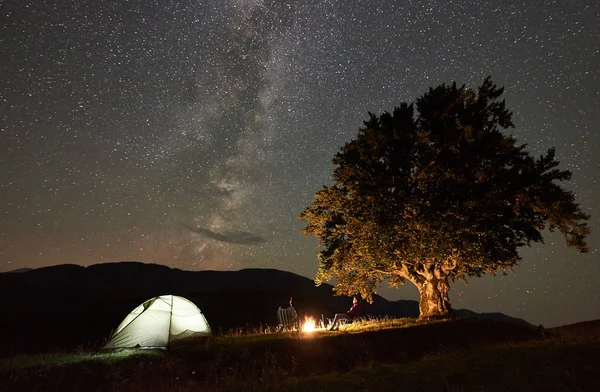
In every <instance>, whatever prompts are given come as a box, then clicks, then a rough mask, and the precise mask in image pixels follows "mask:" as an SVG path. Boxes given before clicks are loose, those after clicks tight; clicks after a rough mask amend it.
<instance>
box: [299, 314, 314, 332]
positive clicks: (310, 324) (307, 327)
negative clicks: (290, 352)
mask: <svg viewBox="0 0 600 392" xmlns="http://www.w3.org/2000/svg"><path fill="white" fill-rule="evenodd" d="M315 324H316V321H315V319H314V318H312V317H306V318H305V319H304V324H303V325H302V332H312V331H314V330H315V327H316V326H315Z"/></svg>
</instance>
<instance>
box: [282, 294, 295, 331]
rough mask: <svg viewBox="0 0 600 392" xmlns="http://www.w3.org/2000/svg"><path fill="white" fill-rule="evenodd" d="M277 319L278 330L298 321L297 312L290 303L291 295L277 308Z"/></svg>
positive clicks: (293, 324) (291, 325)
mask: <svg viewBox="0 0 600 392" xmlns="http://www.w3.org/2000/svg"><path fill="white" fill-rule="evenodd" d="M277 319H278V320H279V328H278V331H281V330H283V329H285V328H289V327H293V326H295V325H296V324H297V323H298V312H296V308H294V305H292V297H290V298H289V299H288V301H287V302H286V303H285V304H283V306H280V307H279V309H277Z"/></svg>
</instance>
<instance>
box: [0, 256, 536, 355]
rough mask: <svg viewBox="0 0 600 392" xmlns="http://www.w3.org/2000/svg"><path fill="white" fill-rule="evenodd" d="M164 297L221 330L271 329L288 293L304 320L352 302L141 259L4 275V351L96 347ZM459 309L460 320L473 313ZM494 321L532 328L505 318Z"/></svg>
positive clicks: (370, 311)
mask: <svg viewBox="0 0 600 392" xmlns="http://www.w3.org/2000/svg"><path fill="white" fill-rule="evenodd" d="M162 294H174V295H180V296H183V297H185V298H188V299H190V300H191V301H193V302H194V303H196V305H198V307H199V308H200V309H201V310H202V312H203V313H204V314H205V315H206V317H207V319H208V321H209V323H210V325H211V327H212V328H213V330H214V331H215V332H217V333H218V332H219V331H220V330H226V329H231V328H238V327H248V326H254V327H258V326H261V325H262V326H264V325H274V324H275V323H276V312H275V311H276V309H277V307H278V306H279V305H280V304H282V303H283V302H284V301H285V300H286V298H289V296H293V298H294V305H295V307H296V309H298V311H299V313H300V315H301V316H303V315H312V316H315V317H317V318H320V317H321V316H323V317H331V316H332V315H333V314H334V313H336V312H340V311H344V310H347V309H348V308H349V306H350V300H349V298H347V297H336V296H334V295H333V292H332V286H331V285H328V284H323V285H321V286H319V287H315V284H314V282H313V281H312V280H311V279H308V278H306V277H303V276H299V275H296V274H293V273H291V272H286V271H280V270H273V269H245V270H240V271H182V270H179V269H172V268H169V267H166V266H163V265H156V264H143V263H139V262H120V263H105V264H96V265H92V266H89V267H81V266H78V265H70V264H68V265H59V266H53V267H45V268H39V269H35V270H31V271H28V272H23V273H18V274H15V273H2V274H0V300H2V303H3V304H4V306H3V307H4V311H5V312H8V313H6V314H11V320H12V321H11V322H10V323H1V324H0V347H2V348H0V350H10V351H14V350H15V349H17V350H26V349H27V348H28V347H34V348H42V347H49V348H61V347H62V348H64V347H67V346H73V345H78V344H87V343H86V342H92V343H99V342H100V341H101V340H102V339H105V338H106V337H108V335H109V334H110V332H111V331H112V329H113V328H115V327H116V326H117V325H118V324H119V323H120V322H121V320H122V319H123V318H124V317H125V316H126V315H127V314H128V313H129V312H130V311H131V310H132V309H133V308H135V307H136V306H137V305H139V304H140V303H142V302H143V301H145V300H147V299H149V298H152V297H155V296H157V295H162ZM461 312H462V315H461V317H462V316H465V315H466V316H473V315H476V314H475V313H473V312H470V311H461ZM361 313H362V315H364V316H367V315H373V316H383V315H387V316H391V317H417V316H418V314H419V307H418V303H417V302H416V301H410V300H406V301H388V300H386V299H385V298H383V297H381V296H378V295H375V296H374V301H373V303H372V304H366V303H365V304H363V307H362V309H361ZM482 317H485V316H482ZM493 318H494V319H503V318H504V319H505V321H512V322H514V321H515V320H517V321H518V322H519V323H522V324H524V325H525V324H527V323H526V322H525V321H523V320H520V319H513V318H509V317H508V316H504V315H500V314H497V315H494V317H493ZM41 326H43V327H41ZM11 348H12V349H11Z"/></svg>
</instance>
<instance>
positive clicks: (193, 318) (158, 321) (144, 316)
mask: <svg viewBox="0 0 600 392" xmlns="http://www.w3.org/2000/svg"><path fill="white" fill-rule="evenodd" d="M192 336H194V337H195V336H212V331H211V330H210V326H209V325H208V322H207V321H206V318H205V317H204V315H203V314H202V312H201V311H200V309H198V307H197V306H196V305H194V304H193V303H192V302H190V301H189V300H187V299H185V298H182V297H178V296H175V295H161V296H160V297H155V298H152V299H149V300H148V301H146V302H144V303H143V304H141V305H140V306H138V307H137V308H135V309H133V311H132V312H131V313H129V314H128V315H127V317H125V319H124V320H123V321H122V322H121V324H119V326H118V327H117V329H116V330H115V332H114V333H113V334H112V335H111V337H110V339H109V340H108V343H106V344H105V345H104V347H103V348H102V349H103V350H109V349H118V348H133V347H140V348H166V347H167V346H168V345H169V344H170V343H172V342H174V341H176V340H181V339H184V338H188V337H192Z"/></svg>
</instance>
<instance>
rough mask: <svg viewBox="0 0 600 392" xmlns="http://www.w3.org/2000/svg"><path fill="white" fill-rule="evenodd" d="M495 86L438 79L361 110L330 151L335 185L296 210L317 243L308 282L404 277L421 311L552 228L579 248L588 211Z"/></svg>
mask: <svg viewBox="0 0 600 392" xmlns="http://www.w3.org/2000/svg"><path fill="white" fill-rule="evenodd" d="M502 94H503V89H502V88H498V87H497V86H496V85H495V84H494V83H493V82H492V81H491V79H490V78H487V79H485V80H484V81H483V83H482V84H481V86H479V87H478V88H477V89H476V90H473V89H468V88H466V87H465V86H461V87H457V85H456V83H452V84H451V85H446V84H442V85H440V86H438V87H436V88H430V89H429V91H427V92H426V93H425V94H423V95H422V96H421V97H419V98H418V99H417V100H416V102H415V103H414V104H413V103H411V104H408V103H402V104H401V105H400V106H399V107H397V108H395V109H394V110H393V112H392V113H388V112H384V113H383V114H381V115H380V116H376V115H374V114H372V113H369V119H368V120H367V121H365V122H364V126H363V127H361V128H360V129H359V131H358V135H357V137H356V138H355V139H353V140H351V141H350V142H348V143H346V144H345V145H344V146H343V147H341V148H340V151H339V152H338V153H337V154H336V155H335V157H334V158H333V163H334V165H335V168H334V171H333V184H332V185H331V186H325V187H323V188H322V189H321V190H319V191H318V192H317V193H316V194H315V195H314V201H313V202H312V203H311V204H310V205H309V206H308V207H307V208H306V209H305V210H304V211H303V212H302V213H301V214H300V215H299V218H300V219H302V220H304V221H306V222H307V226H306V227H305V228H304V229H303V232H304V233H305V234H307V235H314V236H315V237H316V238H317V240H318V242H319V246H320V250H319V252H318V259H319V270H318V272H317V276H316V282H317V284H320V283H321V282H323V281H326V280H330V279H331V278H335V280H336V281H337V284H336V286H335V290H336V292H337V293H338V294H347V295H351V294H356V293H358V294H361V295H362V296H363V297H365V298H366V299H368V300H370V299H371V298H372V294H373V293H374V291H375V290H376V288H377V287H378V286H380V285H381V284H382V283H383V282H384V281H387V282H389V283H390V285H392V286H396V285H398V284H402V283H405V282H406V281H407V280H408V281H410V282H412V283H413V284H415V285H416V286H417V288H418V289H419V292H420V295H421V301H420V311H421V316H422V317H429V316H443V315H446V314H448V313H449V312H450V311H451V307H450V303H449V299H448V291H449V284H450V282H452V281H455V280H456V279H462V280H466V279H467V278H469V277H474V276H481V275H482V274H485V273H497V272H499V271H504V270H506V269H509V268H511V267H514V266H515V265H516V264H517V263H518V262H519V260H520V257H519V253H518V249H519V248H520V247H522V246H525V245H528V246H529V245H530V244H531V243H534V242H543V236H542V232H543V230H544V229H545V228H548V229H549V230H550V231H553V230H555V229H558V230H559V231H560V232H561V233H562V234H563V236H564V237H565V239H566V244H567V246H570V247H574V248H576V249H577V250H578V251H580V252H586V251H587V247H586V243H585V238H586V236H587V235H588V234H589V227H588V225H587V222H586V221H587V219H588V218H589V216H588V215H586V214H585V213H583V212H582V210H581V208H580V206H579V205H578V204H577V203H576V202H575V196H574V194H573V193H572V192H570V191H568V190H566V189H564V188H563V187H561V186H560V185H559V183H560V182H563V181H567V180H569V179H570V178H571V172H569V171H568V170H561V169H559V168H558V165H559V162H557V161H556V158H555V150H554V148H551V149H549V150H548V152H547V153H546V154H544V155H542V156H540V157H537V158H535V157H532V156H531V155H530V154H529V153H528V152H527V151H526V150H525V148H526V145H519V144H518V143H517V141H516V139H515V138H514V137H513V136H511V135H508V134H506V133H504V131H506V130H508V129H510V128H513V127H514V125H513V123H512V113H511V112H510V111H509V110H507V108H506V104H505V101H504V100H502V99H501V96H502Z"/></svg>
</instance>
